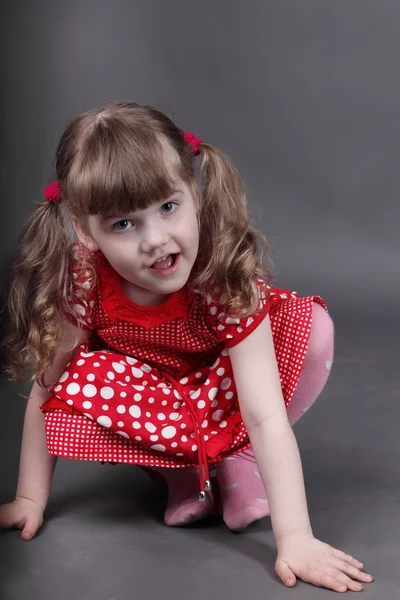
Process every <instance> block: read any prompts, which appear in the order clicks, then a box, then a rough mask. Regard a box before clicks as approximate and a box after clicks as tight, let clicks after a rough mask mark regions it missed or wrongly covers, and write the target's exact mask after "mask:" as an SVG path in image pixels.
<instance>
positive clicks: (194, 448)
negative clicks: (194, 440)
mask: <svg viewBox="0 0 400 600" xmlns="http://www.w3.org/2000/svg"><path fill="white" fill-rule="evenodd" d="M196 450H197V446H196V444H193V446H192V452H196Z"/></svg>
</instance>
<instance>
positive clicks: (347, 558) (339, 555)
mask: <svg viewBox="0 0 400 600" xmlns="http://www.w3.org/2000/svg"><path fill="white" fill-rule="evenodd" d="M332 554H333V556H334V557H335V558H340V559H341V560H344V561H346V562H348V563H349V564H350V565H353V566H354V567H357V568H358V569H362V568H363V567H364V565H363V563H362V562H360V561H359V560H357V559H356V558H354V556H351V554H346V552H342V550H338V549H337V548H333V552H332Z"/></svg>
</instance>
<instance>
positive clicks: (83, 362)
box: [76, 358, 85, 367]
mask: <svg viewBox="0 0 400 600" xmlns="http://www.w3.org/2000/svg"><path fill="white" fill-rule="evenodd" d="M76 364H77V365H78V367H81V366H82V365H84V364H85V361H84V359H83V358H81V359H80V360H78V362H77V363H76Z"/></svg>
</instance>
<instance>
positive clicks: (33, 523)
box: [21, 517, 41, 541]
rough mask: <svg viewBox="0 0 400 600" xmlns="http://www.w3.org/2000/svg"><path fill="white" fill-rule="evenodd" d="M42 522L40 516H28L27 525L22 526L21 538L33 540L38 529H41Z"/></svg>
mask: <svg viewBox="0 0 400 600" xmlns="http://www.w3.org/2000/svg"><path fill="white" fill-rule="evenodd" d="M40 525H41V522H40V520H39V519H38V518H35V517H28V518H27V520H26V522H25V525H24V526H23V528H22V533H21V538H22V539H23V540H26V541H28V540H31V539H32V538H33V536H34V535H35V533H36V532H37V530H38V529H39V527H40Z"/></svg>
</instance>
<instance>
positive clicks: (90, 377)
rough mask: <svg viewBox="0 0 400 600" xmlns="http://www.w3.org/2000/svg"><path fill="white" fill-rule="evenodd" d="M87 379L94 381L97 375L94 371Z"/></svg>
mask: <svg viewBox="0 0 400 600" xmlns="http://www.w3.org/2000/svg"><path fill="white" fill-rule="evenodd" d="M86 379H87V380H88V381H94V380H95V379H96V376H95V375H94V374H93V373H89V375H86Z"/></svg>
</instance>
